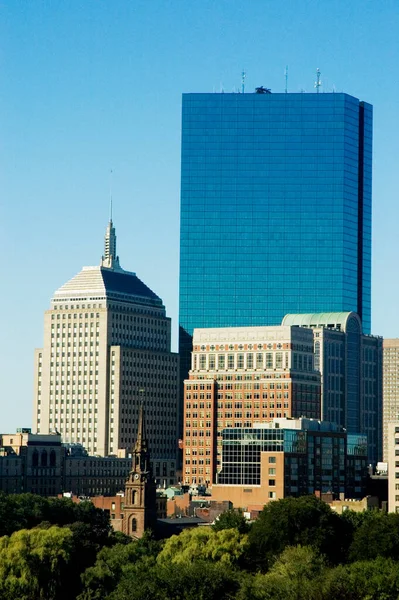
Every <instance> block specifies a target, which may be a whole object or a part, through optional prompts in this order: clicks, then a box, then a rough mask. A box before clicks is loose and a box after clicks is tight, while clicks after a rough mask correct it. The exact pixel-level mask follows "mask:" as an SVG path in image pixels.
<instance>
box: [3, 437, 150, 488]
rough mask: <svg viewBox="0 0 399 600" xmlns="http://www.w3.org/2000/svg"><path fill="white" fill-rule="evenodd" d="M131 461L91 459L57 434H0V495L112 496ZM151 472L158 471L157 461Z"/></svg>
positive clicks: (122, 485)
mask: <svg viewBox="0 0 399 600" xmlns="http://www.w3.org/2000/svg"><path fill="white" fill-rule="evenodd" d="M131 464H132V458H131V455H128V454H127V453H126V452H124V453H122V456H90V455H89V454H88V453H87V451H86V450H85V448H84V447H83V446H82V445H81V444H77V443H74V444H71V443H68V444H63V443H62V439H61V435H60V434H59V433H52V434H36V433H32V432H31V430H30V429H28V428H25V429H18V430H17V432H16V433H11V434H0V491H4V492H6V493H9V494H20V493H24V492H30V493H33V494H39V495H41V496H57V495H59V494H62V493H70V494H71V495H72V496H73V495H76V496H84V497H92V496H114V495H116V494H117V493H118V492H120V491H121V490H124V488H125V482H126V478H127V476H128V474H129V470H130V468H131ZM151 468H152V469H153V471H155V472H157V471H159V469H160V468H161V466H160V465H159V463H158V462H157V461H156V462H155V464H154V462H152V463H151Z"/></svg>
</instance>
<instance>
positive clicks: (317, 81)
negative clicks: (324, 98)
mask: <svg viewBox="0 0 399 600" xmlns="http://www.w3.org/2000/svg"><path fill="white" fill-rule="evenodd" d="M320 75H321V73H320V69H316V81H315V82H314V86H315V88H316V94H318V93H319V88H320V86H321V81H320Z"/></svg>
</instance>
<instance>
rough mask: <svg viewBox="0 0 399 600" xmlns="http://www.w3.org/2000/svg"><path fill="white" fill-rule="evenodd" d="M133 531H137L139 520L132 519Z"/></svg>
mask: <svg viewBox="0 0 399 600" xmlns="http://www.w3.org/2000/svg"><path fill="white" fill-rule="evenodd" d="M132 531H137V519H132Z"/></svg>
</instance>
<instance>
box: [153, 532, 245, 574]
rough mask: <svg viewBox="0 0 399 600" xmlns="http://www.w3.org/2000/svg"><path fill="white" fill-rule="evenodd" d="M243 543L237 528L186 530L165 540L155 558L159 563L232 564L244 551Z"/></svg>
mask: <svg viewBox="0 0 399 600" xmlns="http://www.w3.org/2000/svg"><path fill="white" fill-rule="evenodd" d="M246 544H247V536H246V535H241V534H240V533H238V531H237V529H223V530H221V531H215V530H213V529H211V528H210V527H197V528H195V529H186V530H185V531H182V533H180V535H173V536H172V537H171V538H169V539H168V540H166V542H165V544H164V547H163V549H162V551H161V552H160V553H159V555H158V559H157V561H158V563H159V564H167V563H174V564H182V563H190V562H192V561H195V560H206V561H211V562H219V561H220V562H222V563H224V564H229V565H233V564H235V563H236V562H237V561H238V559H239V558H240V557H241V555H242V554H243V552H244V550H245V547H246Z"/></svg>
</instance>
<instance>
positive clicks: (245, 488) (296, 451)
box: [212, 418, 367, 509]
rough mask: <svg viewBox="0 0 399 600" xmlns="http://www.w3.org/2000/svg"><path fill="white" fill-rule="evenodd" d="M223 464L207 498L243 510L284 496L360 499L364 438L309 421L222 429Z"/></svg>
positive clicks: (364, 467)
mask: <svg viewBox="0 0 399 600" xmlns="http://www.w3.org/2000/svg"><path fill="white" fill-rule="evenodd" d="M222 449H223V466H222V470H221V472H220V473H219V474H218V479H217V484H216V485H213V487H212V499H213V500H218V501H222V500H231V501H232V502H233V504H234V507H235V508H237V507H240V508H243V509H248V508H249V507H253V506H259V505H264V504H266V503H267V502H270V501H271V500H277V499H281V498H285V497H287V496H292V497H298V496H303V495H306V494H319V495H320V494H325V493H328V492H330V493H331V494H332V497H333V498H339V497H340V495H341V494H343V495H344V497H345V498H363V497H364V495H365V489H366V480H367V437H366V436H364V435H360V434H359V435H356V434H348V433H347V432H346V431H345V430H344V429H343V428H342V427H339V426H338V425H336V424H334V423H328V422H325V421H318V420H314V419H305V418H300V419H285V418H283V419H273V421H272V422H270V423H256V424H255V425H254V426H253V427H252V428H235V429H224V430H223V438H222Z"/></svg>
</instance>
